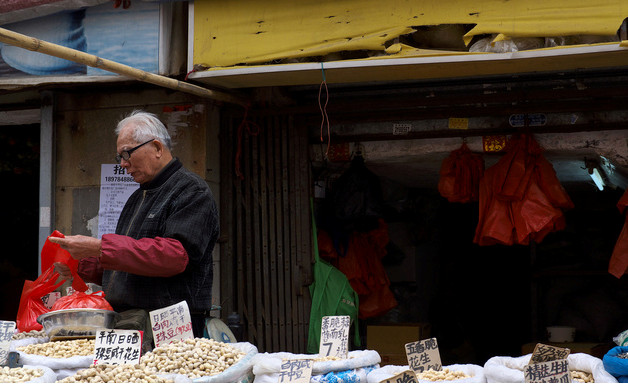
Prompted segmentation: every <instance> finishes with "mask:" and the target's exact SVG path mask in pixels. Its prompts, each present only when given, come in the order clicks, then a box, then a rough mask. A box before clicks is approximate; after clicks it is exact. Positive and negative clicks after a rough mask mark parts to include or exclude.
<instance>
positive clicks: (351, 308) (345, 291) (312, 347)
mask: <svg viewBox="0 0 628 384" xmlns="http://www.w3.org/2000/svg"><path fill="white" fill-rule="evenodd" d="M310 207H311V210H312V232H313V233H314V258H315V259H314V260H315V261H314V282H313V283H312V285H310V287H309V288H310V296H311V297H312V310H311V311H310V329H309V336H308V343H307V352H308V353H318V352H319V347H320V340H321V323H322V321H323V317H324V316H350V317H351V324H352V325H353V328H354V331H355V332H354V333H355V335H354V344H355V345H356V346H360V345H361V342H360V330H359V329H358V305H359V300H358V295H357V294H356V293H355V291H354V290H353V288H351V284H349V280H348V279H347V276H345V274H344V273H342V272H341V271H340V270H339V269H337V268H336V267H334V266H333V265H331V264H329V263H328V262H326V261H325V260H321V259H320V257H319V255H318V241H317V238H318V235H317V231H316V221H315V220H314V207H313V203H312V202H311V201H310Z"/></svg>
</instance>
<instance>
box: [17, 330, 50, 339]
mask: <svg viewBox="0 0 628 384" xmlns="http://www.w3.org/2000/svg"><path fill="white" fill-rule="evenodd" d="M31 337H35V338H38V339H45V338H47V337H48V335H46V332H44V331H28V332H18V333H15V334H13V336H12V337H11V339H12V340H22V339H28V338H31Z"/></svg>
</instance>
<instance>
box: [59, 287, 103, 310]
mask: <svg viewBox="0 0 628 384" xmlns="http://www.w3.org/2000/svg"><path fill="white" fill-rule="evenodd" d="M76 308H93V309H106V310H109V311H113V308H112V307H111V304H109V302H108V301H107V300H105V293H104V292H103V291H98V292H94V293H91V294H87V293H85V292H76V293H73V294H71V295H68V296H63V297H62V298H60V299H59V300H57V301H56V302H55V303H54V305H53V306H52V309H51V310H53V311H58V310H60V309H76Z"/></svg>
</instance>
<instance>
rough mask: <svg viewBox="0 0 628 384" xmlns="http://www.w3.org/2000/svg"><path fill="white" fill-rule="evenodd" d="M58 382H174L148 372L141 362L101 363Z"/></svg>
mask: <svg viewBox="0 0 628 384" xmlns="http://www.w3.org/2000/svg"><path fill="white" fill-rule="evenodd" d="M58 383H174V380H171V379H165V378H162V377H159V376H157V375H156V374H155V373H154V372H148V371H146V370H145V369H142V367H141V366H140V365H139V364H120V365H111V364H99V365H92V366H90V367H89V368H87V369H81V370H80V371H78V372H77V373H75V374H74V375H72V376H68V377H66V378H65V379H63V380H59V381H58Z"/></svg>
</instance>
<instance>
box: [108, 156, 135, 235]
mask: <svg viewBox="0 0 628 384" xmlns="http://www.w3.org/2000/svg"><path fill="white" fill-rule="evenodd" d="M139 186H140V185H139V184H138V183H136V182H135V181H133V177H131V175H129V174H127V173H126V170H125V169H124V168H122V167H120V164H101V165H100V208H99V210H98V238H99V239H100V238H101V237H102V235H103V234H106V233H115V232H116V225H117V224H118V218H119V217H120V212H122V208H124V204H125V203H126V201H127V200H128V198H129V196H131V194H132V193H133V192H135V190H136V189H137V188H139Z"/></svg>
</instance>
